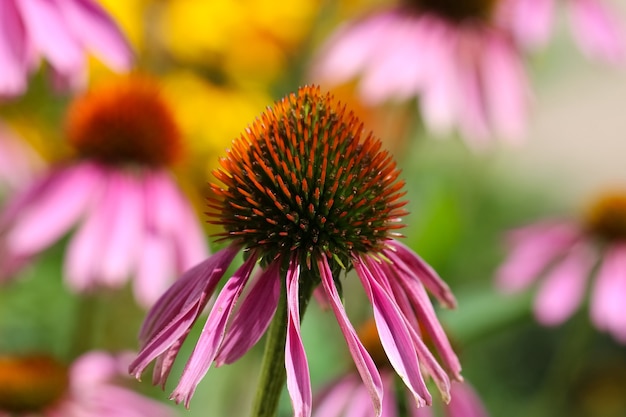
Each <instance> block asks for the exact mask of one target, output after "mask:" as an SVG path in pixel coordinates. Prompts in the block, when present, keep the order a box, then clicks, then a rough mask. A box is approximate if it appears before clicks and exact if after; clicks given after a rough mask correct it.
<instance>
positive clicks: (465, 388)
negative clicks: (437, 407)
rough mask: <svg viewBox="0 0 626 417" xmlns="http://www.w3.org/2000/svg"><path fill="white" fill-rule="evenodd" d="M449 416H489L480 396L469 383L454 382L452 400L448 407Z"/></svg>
mask: <svg viewBox="0 0 626 417" xmlns="http://www.w3.org/2000/svg"><path fill="white" fill-rule="evenodd" d="M446 415H447V416H448V417H489V414H488V413H487V410H486V409H485V406H484V405H483V403H482V401H481V399H480V397H479V396H478V394H476V392H475V391H474V389H473V388H472V387H470V386H469V385H468V384H467V383H454V384H452V401H450V404H448V406H447V407H446Z"/></svg>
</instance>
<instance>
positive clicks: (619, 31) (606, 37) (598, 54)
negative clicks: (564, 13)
mask: <svg viewBox="0 0 626 417" xmlns="http://www.w3.org/2000/svg"><path fill="white" fill-rule="evenodd" d="M569 8H570V18H571V25H572V32H573V36H574V39H575V40H576V42H577V44H578V46H579V47H580V49H581V50H582V51H583V53H584V54H585V55H587V56H588V57H590V58H598V59H602V60H604V61H606V62H609V63H613V64H616V63H618V62H621V61H623V59H624V54H625V52H626V49H625V47H626V44H625V42H626V39H625V38H624V32H623V27H622V26H621V25H620V23H621V22H619V21H618V19H617V18H616V14H615V13H612V12H610V11H609V10H607V9H606V8H605V5H604V4H603V2H602V1H600V0H569Z"/></svg>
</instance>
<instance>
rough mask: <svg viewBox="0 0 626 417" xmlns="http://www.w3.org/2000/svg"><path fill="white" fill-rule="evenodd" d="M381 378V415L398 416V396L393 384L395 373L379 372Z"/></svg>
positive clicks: (385, 416) (386, 416)
mask: <svg viewBox="0 0 626 417" xmlns="http://www.w3.org/2000/svg"><path fill="white" fill-rule="evenodd" d="M380 376H381V378H382V379H383V412H382V414H381V416H382V417H397V416H398V398H397V396H396V387H395V384H394V381H395V375H394V374H393V372H390V370H389V371H388V372H383V373H381V375H380Z"/></svg>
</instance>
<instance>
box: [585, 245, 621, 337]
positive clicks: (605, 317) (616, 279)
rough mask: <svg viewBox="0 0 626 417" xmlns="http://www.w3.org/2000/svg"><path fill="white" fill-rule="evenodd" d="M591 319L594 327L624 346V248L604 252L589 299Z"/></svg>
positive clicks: (617, 247)
mask: <svg viewBox="0 0 626 417" xmlns="http://www.w3.org/2000/svg"><path fill="white" fill-rule="evenodd" d="M590 309H591V319H592V320H593V323H594V324H595V326H596V327H598V329H600V330H605V331H608V332H610V333H611V334H613V336H614V337H615V338H616V339H617V340H619V341H620V342H621V343H626V246H624V245H614V246H611V247H609V248H608V249H607V251H606V253H605V255H604V259H603V261H602V264H601V266H600V270H599V272H598V276H597V278H596V282H595V285H594V288H593V292H592V298H591V306H590Z"/></svg>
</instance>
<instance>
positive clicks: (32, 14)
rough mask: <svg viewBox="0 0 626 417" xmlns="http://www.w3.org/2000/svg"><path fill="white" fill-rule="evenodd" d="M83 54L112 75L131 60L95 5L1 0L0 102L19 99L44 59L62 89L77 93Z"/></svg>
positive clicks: (80, 0)
mask: <svg viewBox="0 0 626 417" xmlns="http://www.w3.org/2000/svg"><path fill="white" fill-rule="evenodd" d="M87 51H89V52H93V53H94V54H96V55H97V56H98V58H100V59H101V60H102V61H104V62H105V63H106V64H107V65H108V66H109V67H111V68H112V69H113V70H115V71H120V72H121V71H127V70H129V69H130V67H131V65H132V60H133V54H132V51H131V49H130V47H129V46H128V43H127V42H126V40H125V39H124V36H123V34H122V33H121V32H120V30H119V28H118V27H117V25H116V24H115V22H113V20H111V18H110V17H109V16H108V15H107V13H106V12H105V11H104V10H103V9H102V7H101V6H100V5H99V4H98V3H97V2H96V1H95V0H3V1H2V5H1V6H0V68H2V75H1V76H0V97H2V96H9V97H10V96H16V95H20V94H22V93H23V92H24V91H25V90H26V87H27V84H28V76H29V74H30V73H31V72H32V71H33V70H35V69H36V68H37V67H38V66H39V61H40V60H41V59H45V60H46V61H47V62H48V63H49V64H50V67H51V69H52V71H53V73H54V77H55V78H56V79H57V81H59V82H60V83H62V84H63V85H68V86H71V87H78V86H79V85H82V84H83V83H84V79H85V77H86V72H87V56H86V53H87Z"/></svg>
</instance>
